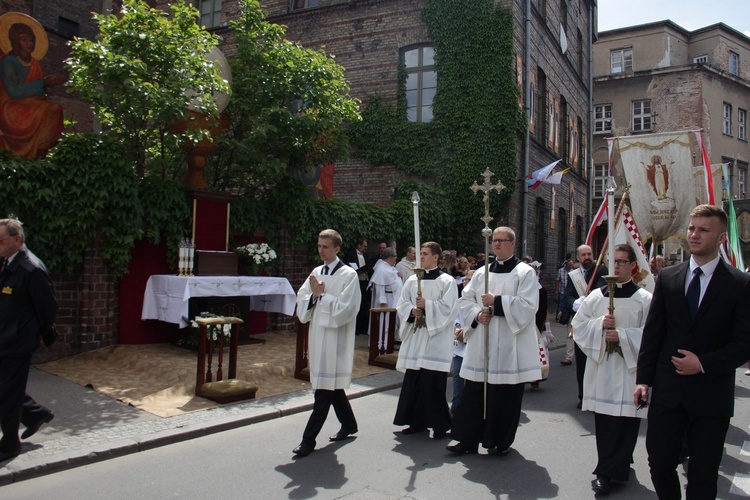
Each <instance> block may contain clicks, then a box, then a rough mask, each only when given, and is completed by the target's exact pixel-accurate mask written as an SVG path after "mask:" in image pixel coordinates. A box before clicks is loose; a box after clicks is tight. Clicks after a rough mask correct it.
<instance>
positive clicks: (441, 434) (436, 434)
mask: <svg viewBox="0 0 750 500" xmlns="http://www.w3.org/2000/svg"><path fill="white" fill-rule="evenodd" d="M447 437H448V431H436V430H435V429H433V430H432V439H445V438H447Z"/></svg>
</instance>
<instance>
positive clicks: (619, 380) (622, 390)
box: [571, 245, 651, 494]
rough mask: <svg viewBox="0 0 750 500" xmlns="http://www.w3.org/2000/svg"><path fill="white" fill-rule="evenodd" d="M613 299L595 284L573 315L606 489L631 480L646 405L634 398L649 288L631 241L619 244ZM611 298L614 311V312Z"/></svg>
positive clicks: (597, 485) (586, 405) (600, 483)
mask: <svg viewBox="0 0 750 500" xmlns="http://www.w3.org/2000/svg"><path fill="white" fill-rule="evenodd" d="M614 255H615V261H614V266H615V268H614V269H615V275H616V276H617V283H616V284H615V289H614V301H611V300H610V293H609V289H608V287H607V286H604V287H602V288H597V289H596V290H594V291H593V292H591V293H590V294H589V295H588V297H586V299H585V300H584V301H583V304H582V305H581V307H580V308H579V309H578V312H577V313H576V315H575V316H574V317H573V320H572V323H571V326H572V328H573V340H575V342H576V343H577V344H578V346H579V347H580V348H581V350H582V351H583V352H584V353H585V354H586V356H587V357H586V372H585V375H584V379H583V405H582V406H583V408H582V409H583V410H584V411H592V412H594V427H595V434H596V451H597V454H598V456H599V458H598V462H597V465H596V468H595V469H594V474H596V480H595V481H594V485H593V489H594V491H595V492H597V493H602V494H606V493H609V491H610V489H611V482H612V480H617V481H627V480H628V479H629V475H630V463H631V460H632V457H633V450H634V449H635V444H636V441H637V439H638V429H639V427H640V424H641V419H642V418H646V414H647V411H646V409H645V408H644V409H640V410H639V409H638V408H637V407H636V406H635V405H634V404H633V393H634V391H635V374H636V361H637V360H638V351H639V349H640V346H641V336H642V335H643V326H644V325H645V323H646V316H647V314H648V310H649V307H650V305H651V293H649V292H648V291H646V290H645V289H643V288H640V287H639V286H638V285H636V284H635V283H634V282H633V279H632V278H633V274H634V273H635V272H637V270H638V264H637V259H636V254H635V251H634V250H633V248H632V247H631V246H630V245H617V246H616V247H615V253H614ZM610 302H613V304H614V314H612V313H610V311H609V306H610Z"/></svg>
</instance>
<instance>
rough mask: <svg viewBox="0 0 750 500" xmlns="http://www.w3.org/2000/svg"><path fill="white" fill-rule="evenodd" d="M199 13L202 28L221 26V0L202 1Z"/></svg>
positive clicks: (199, 5)
mask: <svg viewBox="0 0 750 500" xmlns="http://www.w3.org/2000/svg"><path fill="white" fill-rule="evenodd" d="M198 11H199V12H200V14H201V26H205V27H206V28H216V27H219V26H221V0H200V1H199V2H198Z"/></svg>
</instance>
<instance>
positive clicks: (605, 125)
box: [594, 104, 612, 134]
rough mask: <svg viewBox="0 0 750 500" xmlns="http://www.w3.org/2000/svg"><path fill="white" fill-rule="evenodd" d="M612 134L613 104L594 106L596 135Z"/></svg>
mask: <svg viewBox="0 0 750 500" xmlns="http://www.w3.org/2000/svg"><path fill="white" fill-rule="evenodd" d="M611 132H612V104H598V105H594V133H595V134H606V133H611Z"/></svg>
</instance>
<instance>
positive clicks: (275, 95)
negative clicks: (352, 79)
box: [206, 0, 360, 189]
mask: <svg viewBox="0 0 750 500" xmlns="http://www.w3.org/2000/svg"><path fill="white" fill-rule="evenodd" d="M231 26H232V29H233V36H234V37H235V40H236V44H237V55H236V58H234V59H232V60H230V66H231V68H232V81H233V83H232V86H233V96H232V99H231V100H230V102H229V106H228V108H227V111H228V113H229V114H230V116H231V123H232V125H231V130H230V132H229V133H228V134H227V135H226V136H225V137H223V138H222V139H221V143H222V147H221V148H220V153H219V155H218V156H217V158H216V161H214V162H213V168H212V166H209V168H208V169H207V171H206V172H207V176H206V177H207V180H208V182H209V183H210V184H212V185H213V186H214V187H217V188H220V189H228V188H237V187H240V188H242V187H244V188H248V187H250V186H252V187H257V186H259V185H273V184H275V183H276V182H278V180H279V179H280V178H281V177H282V176H283V175H285V174H287V173H293V172H300V171H303V170H305V169H308V168H311V167H315V166H319V165H320V164H322V163H326V162H332V161H335V160H337V159H340V158H346V156H347V154H348V145H349V144H348V139H347V136H346V134H345V132H344V130H345V127H346V125H347V124H348V123H351V122H355V121H358V120H359V119H360V116H359V105H358V101H357V100H356V99H353V98H352V97H350V96H349V84H348V82H347V81H346V80H345V78H344V68H343V67H342V66H340V65H338V64H336V62H335V61H334V60H333V58H332V57H329V56H328V55H326V53H325V52H324V51H323V50H311V49H307V48H304V47H302V46H301V45H299V44H298V43H295V42H291V41H289V40H286V39H285V38H284V36H285V33H286V28H285V27H284V26H280V25H277V24H272V23H269V22H268V21H266V19H265V13H264V11H263V9H262V8H261V6H260V4H259V2H258V1H257V0H240V12H239V15H238V17H237V19H236V20H234V21H231Z"/></svg>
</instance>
